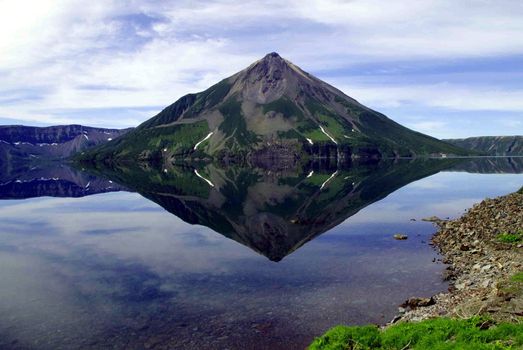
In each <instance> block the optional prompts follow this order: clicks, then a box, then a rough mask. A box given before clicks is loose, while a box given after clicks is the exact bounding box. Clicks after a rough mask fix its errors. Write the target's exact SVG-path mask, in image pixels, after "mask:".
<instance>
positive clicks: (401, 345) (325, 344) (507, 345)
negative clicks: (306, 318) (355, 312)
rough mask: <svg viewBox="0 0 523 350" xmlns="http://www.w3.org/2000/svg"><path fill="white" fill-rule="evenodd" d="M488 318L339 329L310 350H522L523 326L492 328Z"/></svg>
mask: <svg viewBox="0 0 523 350" xmlns="http://www.w3.org/2000/svg"><path fill="white" fill-rule="evenodd" d="M488 324H489V321H488V320H486V319H484V318H472V319H469V320H453V319H448V318H437V319H431V320H426V321H422V322H416V323H410V322H405V323H399V324H397V325H394V326H391V327H389V328H386V329H385V330H379V329H378V328H377V327H375V326H356V327H347V326H337V327H334V328H333V329H331V330H329V331H328V332H327V333H325V334H324V335H323V336H321V337H319V338H316V339H315V340H314V341H313V343H312V344H311V345H310V347H309V349H310V350H345V349H353V350H356V349H359V350H364V349H365V350H366V349H387V350H401V349H416V350H422V349H423V350H424V349H427V350H428V349H430V350H446V349H463V350H482V349H521V348H522V346H523V324H512V323H502V324H498V325H491V326H490V327H488V329H482V328H486V327H483V326H486V325H488Z"/></svg>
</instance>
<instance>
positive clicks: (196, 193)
mask: <svg viewBox="0 0 523 350" xmlns="http://www.w3.org/2000/svg"><path fill="white" fill-rule="evenodd" d="M459 161H460V160H450V159H448V160H437V159H424V160H404V161H403V160H401V161H398V160H396V161H379V162H377V161H375V162H373V163H354V164H352V165H351V166H349V167H344V168H340V169H336V168H335V167H334V168H328V167H327V168H325V167H320V166H319V165H312V166H311V167H307V170H305V169H300V168H298V169H293V170H289V169H287V170H279V171H273V170H267V169H260V168H250V169H246V168H238V167H218V166H217V165H215V164H207V165H202V166H201V167H200V168H198V169H196V168H191V167H178V166H170V167H169V168H163V169H158V168H156V167H154V166H152V165H142V166H141V167H139V166H134V167H122V166H119V167H118V168H102V169H97V170H93V171H96V172H97V173H98V174H99V175H101V176H107V177H108V178H110V179H112V180H113V181H115V182H118V183H120V184H122V185H123V186H125V187H127V188H129V189H131V190H133V191H136V192H138V193H140V194H141V195H142V196H144V197H146V198H148V199H150V200H151V201H153V202H155V203H157V204H159V205H160V206H162V207H163V208H164V209H165V210H167V211H168V212H170V213H172V214H174V215H176V216H178V217H179V218H181V219H182V220H184V221H186V222H188V223H190V224H199V225H203V226H207V227H209V228H211V229H212V230H214V231H216V232H218V233H220V234H222V235H224V236H226V237H228V238H230V239H233V240H235V241H237V242H239V243H241V244H243V245H246V246H248V247H250V248H251V249H253V250H255V251H256V252H258V253H261V254H263V255H265V256H266V257H267V258H269V259H270V260H273V261H280V260H281V259H283V258H284V257H285V256H287V255H288V254H290V253H291V252H293V251H294V250H296V249H298V248H299V247H301V246H302V245H303V244H305V243H306V242H308V241H310V240H311V239H313V238H315V237H317V236H318V235H320V234H322V233H324V232H326V231H328V230H329V229H331V228H333V227H335V226H337V225H339V224H340V223H342V222H343V221H345V220H346V219H347V218H349V217H351V216H352V215H354V214H356V213H357V212H358V211H360V210H361V209H363V208H365V207H366V206H368V205H370V204H372V203H374V202H376V201H378V200H380V199H382V198H384V197H386V196H387V195H389V194H390V193H392V192H394V191H395V190H397V189H399V188H401V187H403V186H405V185H407V184H409V183H410V182H413V181H416V180H419V179H421V178H424V177H427V176H430V175H432V174H435V173H437V172H439V171H441V170H444V169H448V168H450V167H452V166H454V165H456V163H457V162H459Z"/></svg>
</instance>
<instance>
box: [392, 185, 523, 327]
mask: <svg viewBox="0 0 523 350" xmlns="http://www.w3.org/2000/svg"><path fill="white" fill-rule="evenodd" d="M426 221H432V222H434V223H435V224H436V225H437V226H438V228H439V229H438V232H436V233H435V234H434V235H433V237H432V239H431V244H432V245H434V247H435V248H436V249H437V250H438V251H439V253H440V254H441V255H442V261H443V263H445V264H447V265H448V266H447V268H446V270H445V271H444V274H443V278H444V279H445V280H448V281H449V283H450V285H449V289H448V291H447V292H442V293H438V294H436V295H434V296H432V297H431V298H410V299H409V300H407V301H406V302H405V304H403V305H402V307H400V308H399V312H400V314H399V315H398V316H397V317H395V318H394V319H393V320H392V322H390V323H389V324H387V325H386V326H385V327H388V326H390V325H392V324H396V323H397V322H406V321H407V322H418V321H423V320H426V319H430V318H435V317H449V318H459V319H468V318H471V317H475V316H488V317H489V318H491V319H492V320H493V321H496V322H518V319H519V322H521V321H520V320H521V317H522V316H523V287H521V286H520V285H515V284H514V283H513V281H512V279H513V278H514V276H515V275H516V274H518V273H519V274H521V273H522V272H523V188H522V189H520V190H519V191H517V192H514V193H511V194H508V195H505V196H501V197H497V198H493V199H490V198H487V199H485V200H483V201H482V202H480V203H477V204H475V205H474V206H473V207H472V208H470V209H468V210H467V211H466V213H465V214H464V215H462V216H461V217H459V218H457V219H454V220H441V219H438V218H430V219H426ZM503 234H508V235H511V236H509V237H513V236H512V235H515V238H514V239H515V240H516V241H515V242H504V241H503V237H502V236H501V235H503ZM518 235H519V238H518Z"/></svg>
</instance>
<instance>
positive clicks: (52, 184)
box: [0, 163, 123, 199]
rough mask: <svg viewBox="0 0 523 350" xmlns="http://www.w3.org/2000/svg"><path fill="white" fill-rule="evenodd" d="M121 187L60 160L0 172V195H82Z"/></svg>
mask: <svg viewBox="0 0 523 350" xmlns="http://www.w3.org/2000/svg"><path fill="white" fill-rule="evenodd" d="M122 189H123V188H122V186H120V185H118V184H115V183H113V182H112V181H110V180H107V179H104V178H100V177H96V176H92V175H89V174H87V173H85V172H81V171H78V170H74V169H72V168H70V167H69V166H67V165H64V164H60V163H48V164H39V165H36V166H34V165H27V166H23V165H22V166H20V167H19V168H17V169H15V170H13V169H11V170H10V171H9V172H5V171H4V172H0V199H25V198H34V197H84V196H89V195H93V194H97V193H105V192H114V191H121V190H122Z"/></svg>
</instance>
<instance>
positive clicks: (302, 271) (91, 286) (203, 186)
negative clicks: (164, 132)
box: [0, 158, 523, 349]
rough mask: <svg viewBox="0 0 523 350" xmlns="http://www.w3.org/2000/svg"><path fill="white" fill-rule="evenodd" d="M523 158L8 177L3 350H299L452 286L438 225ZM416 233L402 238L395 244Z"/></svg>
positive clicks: (509, 178) (513, 182) (517, 171)
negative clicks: (436, 238) (437, 243)
mask: <svg viewBox="0 0 523 350" xmlns="http://www.w3.org/2000/svg"><path fill="white" fill-rule="evenodd" d="M522 173H523V160H522V159H521V158H495V159H463V160H423V161H407V160H404V161H394V162H392V161H390V162H378V163H376V162H374V163H357V164H356V163H355V164H353V165H352V166H347V167H344V168H340V169H338V168H337V167H333V166H332V165H330V166H322V165H321V164H312V165H311V164H309V165H306V166H305V165H304V166H301V167H299V168H297V169H271V170H268V169H256V168H252V167H250V168H242V167H239V166H232V165H227V166H218V165H214V164H211V165H209V164H202V165H199V166H195V167H192V166H191V167H189V166H172V167H169V168H166V169H163V168H158V167H155V166H152V165H151V166H144V165H140V166H138V165H132V166H128V167H120V168H111V169H99V168H97V169H84V170H77V169H74V168H71V167H69V166H67V165H63V164H37V165H30V166H25V167H24V166H21V167H19V168H18V169H9V170H8V171H6V172H5V173H4V174H0V281H1V287H0V314H1V315H2V317H1V318H0V348H2V349H105V348H111V349H112V348H118V349H120V348H122V349H303V348H305V347H306V346H307V345H308V344H309V343H310V342H311V341H312V339H313V338H314V337H315V336H319V335H321V334H322V333H323V332H325V331H326V330H327V329H329V328H330V327H332V326H335V325H337V324H349V325H356V324H367V323H376V324H383V323H386V322H388V321H390V320H391V319H392V318H393V317H394V315H395V314H396V313H397V310H398V305H399V304H401V303H402V302H403V301H404V300H406V299H407V298H409V297H412V296H420V297H421V296H430V295H433V294H435V293H437V292H440V291H444V290H446V289H447V287H448V286H447V284H446V282H444V281H443V280H442V271H443V269H444V268H445V266H444V265H443V264H442V263H441V262H440V261H439V256H438V254H437V252H436V251H435V250H434V249H433V248H432V246H431V245H430V244H429V243H430V237H431V235H432V234H433V233H434V232H435V228H434V226H433V225H432V224H431V223H429V222H424V221H422V220H421V219H422V218H425V217H429V216H433V215H436V216H439V217H441V218H447V217H449V218H454V217H458V216H460V215H462V214H463V213H464V211H465V210H466V209H467V208H468V207H470V206H472V205H473V204H474V203H476V202H479V201H481V200H482V199H484V198H485V197H495V196H499V195H504V194H508V193H510V192H513V191H516V190H518V189H519V188H520V187H521V186H522V185H523V176H522V175H521V174H522ZM396 233H402V234H406V235H408V237H409V238H408V240H405V241H397V240H394V239H393V235H394V234H396Z"/></svg>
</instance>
